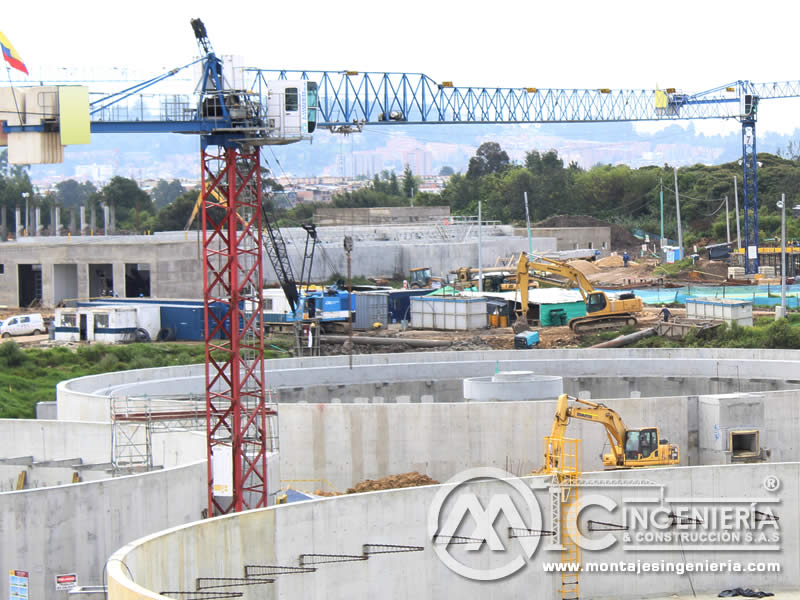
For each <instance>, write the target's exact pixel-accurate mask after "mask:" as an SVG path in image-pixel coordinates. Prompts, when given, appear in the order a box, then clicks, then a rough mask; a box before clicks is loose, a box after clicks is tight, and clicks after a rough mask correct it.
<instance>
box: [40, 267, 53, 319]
mask: <svg viewBox="0 0 800 600" xmlns="http://www.w3.org/2000/svg"><path fill="white" fill-rule="evenodd" d="M54 282H55V266H54V265H53V263H42V305H43V306H47V307H50V308H52V307H53V306H54V305H55V293H56V292H55V285H54Z"/></svg>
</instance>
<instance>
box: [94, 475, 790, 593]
mask: <svg viewBox="0 0 800 600" xmlns="http://www.w3.org/2000/svg"><path fill="white" fill-rule="evenodd" d="M648 476H649V478H651V479H657V480H658V483H659V484H661V485H662V486H664V487H663V494H664V499H663V500H661V501H660V503H659V504H658V505H659V506H660V507H664V509H666V510H671V509H673V508H674V506H676V505H675V502H676V500H675V498H680V497H684V498H711V499H720V502H721V505H722V506H729V505H732V504H734V503H735V502H737V501H736V500H734V498H743V499H746V500H748V499H762V498H765V497H766V498H767V499H773V498H774V499H777V500H778V503H777V504H771V505H769V506H771V507H772V510H773V512H774V513H775V514H777V515H778V516H779V517H780V521H779V523H780V527H779V528H778V529H777V530H776V528H775V527H774V526H772V527H770V528H769V529H768V531H769V533H770V534H771V535H774V534H775V533H776V531H777V535H778V536H779V541H778V542H777V544H776V545H777V546H778V547H779V549H778V550H777V551H762V550H755V549H752V545H750V546H749V548H750V549H749V550H748V551H747V552H746V553H743V552H731V551H730V550H719V549H716V550H715V549H708V548H706V549H703V550H698V551H694V550H689V551H680V550H663V549H655V550H649V551H646V550H625V549H623V540H622V534H621V533H616V534H608V533H601V534H590V533H587V531H586V530H585V525H584V527H583V528H582V530H583V533H584V535H588V536H589V537H595V536H605V535H612V537H614V538H615V540H616V541H615V542H614V545H613V546H612V547H611V548H609V549H606V550H602V551H584V552H583V555H582V560H583V561H584V563H585V562H588V561H593V562H594V561H603V562H608V563H617V562H619V561H624V562H625V563H630V562H634V563H635V562H636V561H637V560H640V561H644V562H648V563H659V564H661V563H673V562H682V561H700V562H702V561H706V560H707V561H710V562H719V563H727V562H728V561H729V560H731V561H736V560H742V561H745V562H751V561H752V562H755V561H770V562H778V563H780V564H781V566H782V570H781V572H779V573H746V574H744V573H727V572H724V573H721V572H719V571H716V572H707V573H692V574H691V575H688V576H687V575H683V576H681V575H677V574H675V573H652V572H643V573H640V574H618V573H615V574H609V573H606V574H599V573H589V572H584V573H582V574H581V597H582V598H594V599H603V598H609V599H610V598H615V599H619V600H628V599H631V600H632V599H638V598H648V597H658V596H671V595H673V594H686V595H690V594H694V593H713V594H716V593H718V592H719V591H720V590H723V589H729V588H733V587H753V588H760V589H765V590H770V591H780V590H786V589H796V588H797V587H798V586H800V572H798V570H797V569H796V568H795V567H796V565H797V564H798V562H800V548H799V547H798V539H800V536H799V535H798V533H800V532H799V531H798V528H799V527H800V522H798V516H797V513H796V511H795V510H794V507H795V506H796V504H797V502H798V481H799V479H800V464H798V463H782V464H769V465H746V466H737V467H732V466H718V467H693V468H683V469H675V468H672V469H659V470H657V471H651V472H648ZM770 476H774V477H777V478H778V480H779V481H780V482H781V487H780V489H779V490H778V492H768V491H766V490H765V489H764V487H763V482H764V481H765V479H766V478H767V477H770ZM601 477H602V478H603V479H605V480H611V481H616V482H626V481H630V480H633V479H640V478H641V472H630V471H628V472H614V473H612V474H603V475H597V474H595V475H590V476H589V478H590V479H591V478H601ZM532 481H533V480H532V479H528V480H526V482H528V483H529V484H530V483H532ZM465 486H467V489H468V491H472V492H473V493H474V494H475V495H476V496H477V497H478V499H479V501H480V502H481V504H482V506H487V505H488V500H489V498H490V497H492V496H494V495H496V494H497V493H500V492H505V493H509V491H508V490H509V488H507V487H506V484H504V483H503V482H498V481H489V482H474V481H473V482H470V483H468V484H465ZM463 489H464V488H463V487H462V488H459V492H458V493H461V491H463ZM438 491H439V486H429V487H423V488H410V489H402V490H393V491H387V492H374V493H368V494H358V495H353V496H342V497H336V498H330V499H325V500H319V501H312V502H303V503H297V504H292V505H287V506H280V507H276V508H272V509H266V510H262V511H254V512H248V513H244V514H240V515H234V516H231V517H224V518H219V519H214V520H209V521H204V522H200V523H193V524H191V525H187V526H184V527H181V528H177V529H172V530H170V531H166V532H162V533H161V534H158V535H156V536H151V537H149V538H147V539H143V540H140V541H139V542H135V543H132V544H129V545H128V546H126V547H124V548H122V549H120V550H119V551H118V552H117V553H115V554H114V555H113V556H112V558H111V559H110V561H109V563H108V575H109V591H110V595H109V597H110V598H111V599H112V600H129V599H134V598H136V599H139V598H154V597H156V596H155V595H154V594H153V592H158V591H188V590H194V589H195V584H196V578H197V577H243V575H244V565H247V564H250V565H286V566H291V565H294V566H296V565H297V564H298V557H299V555H300V554H309V553H314V554H334V555H359V554H361V552H362V545H363V544H399V545H409V546H421V547H422V548H423V549H422V551H417V552H404V553H396V554H384V555H374V556H371V557H370V558H369V559H368V560H365V561H350V562H340V563H335V564H324V565H320V566H319V568H318V569H317V570H316V571H315V572H313V573H307V574H291V575H289V574H287V575H278V576H277V579H276V581H275V583H272V584H265V585H263V586H256V587H254V588H250V587H244V588H240V590H241V591H242V592H244V596H243V598H245V599H253V598H257V597H258V598H292V599H299V598H326V599H331V600H336V599H338V598H342V599H347V600H351V599H352V598H384V597H387V590H391V592H390V595H391V597H392V598H461V599H464V600H471V599H476V600H483V599H485V598H487V597H492V598H523V597H529V596H530V594H531V590H535V597H536V598H543V599H546V600H547V599H553V600H555V599H556V598H560V597H561V595H560V593H558V591H557V589H558V587H559V586H560V576H559V575H554V574H546V573H544V571H543V563H544V562H550V561H558V560H559V556H560V555H559V553H558V552H557V551H556V552H553V551H548V550H547V549H546V547H545V545H546V543H547V542H546V540H542V541H540V547H539V548H538V549H537V551H536V553H535V554H534V556H533V558H532V559H530V560H528V561H527V565H526V566H525V567H524V568H523V569H522V570H521V571H519V572H517V573H516V574H514V575H511V576H509V577H506V578H505V579H501V580H499V581H492V582H479V581H474V580H471V579H467V578H464V577H462V576H460V575H457V574H456V573H454V572H453V571H451V570H450V569H448V568H447V567H446V566H445V564H444V563H443V562H442V561H441V560H440V558H439V557H438V556H437V554H436V552H435V550H434V547H433V544H432V543H431V541H430V539H431V533H432V532H431V531H430V530H429V527H428V521H429V510H430V507H431V504H432V503H433V501H434V497H435V494H437V492H438ZM600 492H602V494H603V495H604V496H606V497H607V498H609V499H611V500H612V501H613V502H614V503H616V505H617V506H618V507H619V506H622V505H623V502H624V500H623V499H624V498H630V497H632V496H633V497H634V498H649V497H652V496H653V495H654V494H655V497H656V498H658V496H659V493H658V491H654V490H653V489H647V488H645V489H634V490H631V488H624V487H604V488H603V489H602V490H600ZM535 497H536V500H537V501H538V504H539V507H540V510H541V513H542V518H543V525H542V528H544V529H550V528H551V527H552V525H551V523H550V520H549V512H548V508H549V504H548V502H549V500H548V496H547V495H546V490H543V491H536V492H535ZM445 506H447V505H445ZM762 506H763V505H761V504H760V505H759V508H761V507H762ZM620 510H621V509H620ZM615 511H616V512H615ZM434 515H435V513H434ZM615 515H616V516H615ZM598 516H604V517H605V520H611V519H614V518H617V519H618V518H619V510H617V509H614V511H612V514H610V515H609V513H607V512H606V511H605V510H601V509H598V508H589V509H588V510H587V511H585V514H582V515H581V518H582V519H589V518H595V519H597V518H598ZM523 518H526V517H523ZM443 520H444V517H443V516H442V514H440V515H439V525H440V526H441V525H442V522H443ZM526 522H527V523H530V522H531V521H530V518H529V517H527V521H526ZM582 522H583V523H584V524H585V520H583V521H582ZM322 524H324V526H323V525H322ZM505 525H506V521H504V520H500V521H498V522H497V523H495V524H493V527H495V530H496V532H497V534H498V536H499V537H500V539H501V540H502V542H501V543H502V545H503V548H504V550H503V551H500V552H492V551H489V550H488V548H487V545H486V544H484V545H483V546H482V548H481V550H480V551H478V552H471V553H470V552H466V551H464V550H463V549H460V548H459V547H457V546H452V545H451V546H450V547H449V548H450V552H451V554H452V555H453V556H455V557H456V558H458V559H459V560H463V561H465V562H466V561H469V562H470V564H472V565H473V566H476V567H480V568H483V569H487V568H491V567H494V566H499V565H502V564H505V563H507V562H508V561H509V560H510V559H511V558H514V557H516V556H520V554H521V549H520V547H519V546H518V545H517V543H518V542H517V541H513V540H508V536H507V533H506V529H505ZM719 530H720V529H716V528H714V527H712V528H711V529H710V531H712V532H713V531H719ZM178 557H179V558H178ZM176 561H177V564H176ZM123 564H124V565H125V568H123V567H122V565H123ZM127 569H129V570H130V572H128V571H127ZM134 580H135V583H134ZM148 590H150V592H148Z"/></svg>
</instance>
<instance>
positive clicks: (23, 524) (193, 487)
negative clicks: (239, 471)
mask: <svg viewBox="0 0 800 600" xmlns="http://www.w3.org/2000/svg"><path fill="white" fill-rule="evenodd" d="M206 489H207V488H206V465H205V461H203V462H197V463H194V464H191V465H185V466H182V467H177V468H174V469H169V470H165V471H156V472H152V473H147V474H143V475H133V476H129V477H120V478H117V479H106V480H104V481H96V482H91V483H79V484H73V485H64V486H60V487H52V488H44V489H36V490H29V491H21V492H7V493H3V494H0V564H2V565H3V567H4V568H5V569H19V570H24V571H28V572H29V573H30V583H29V585H30V590H29V594H30V597H31V598H54V597H57V596H56V592H55V591H54V583H53V582H54V578H55V575H56V574H61V573H77V574H78V577H79V581H80V583H81V584H83V585H91V584H94V585H97V584H100V583H101V581H102V576H103V565H104V562H105V557H107V556H109V555H110V554H111V553H112V552H113V551H114V549H116V548H119V547H120V546H121V545H123V544H125V543H127V542H128V541H130V540H132V539H136V538H137V537H141V536H142V535H147V534H148V533H152V532H155V531H159V530H162V529H165V528H167V527H171V526H174V525H176V524H179V523H188V522H190V521H195V520H197V519H199V518H200V516H201V511H202V510H203V508H204V507H205V505H206V496H205V494H206ZM7 591H8V587H7V586H4V587H3V593H4V594H5V593H6V592H7ZM3 597H4V598H5V597H7V596H5V595H3Z"/></svg>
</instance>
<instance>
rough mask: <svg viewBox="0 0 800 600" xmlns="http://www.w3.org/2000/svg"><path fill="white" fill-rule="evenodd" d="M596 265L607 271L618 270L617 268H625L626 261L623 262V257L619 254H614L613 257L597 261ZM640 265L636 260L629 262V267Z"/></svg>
mask: <svg viewBox="0 0 800 600" xmlns="http://www.w3.org/2000/svg"><path fill="white" fill-rule="evenodd" d="M595 264H596V265H597V266H598V267H603V268H605V269H608V268H612V269H616V268H617V267H624V266H625V261H624V260H622V257H621V256H620V255H619V254H616V255H614V254H612V255H611V256H606V257H605V258H601V259H600V260H598V261H595ZM638 266H639V263H637V262H636V261H635V260H629V261H628V267H638Z"/></svg>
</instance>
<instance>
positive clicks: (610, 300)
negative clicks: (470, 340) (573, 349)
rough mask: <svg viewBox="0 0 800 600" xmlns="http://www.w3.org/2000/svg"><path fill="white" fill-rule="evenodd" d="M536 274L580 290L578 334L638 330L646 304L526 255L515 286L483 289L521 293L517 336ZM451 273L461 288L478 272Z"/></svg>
mask: <svg viewBox="0 0 800 600" xmlns="http://www.w3.org/2000/svg"><path fill="white" fill-rule="evenodd" d="M508 271H509V268H508V267H487V268H484V269H483V273H484V274H487V273H508ZM537 272H538V273H542V272H546V273H551V274H554V275H559V276H560V277H563V278H565V279H567V280H568V281H570V282H571V283H573V284H575V285H576V286H577V288H578V291H579V292H580V293H581V297H582V298H583V301H584V303H585V304H586V315H584V316H582V317H575V318H573V319H570V321H569V328H570V329H572V330H573V331H574V332H575V333H587V332H591V331H598V330H601V329H619V328H621V327H624V326H626V325H631V326H635V325H636V324H637V323H638V321H637V319H636V317H635V316H634V315H635V313H639V312H641V311H642V308H643V304H642V299H641V298H637V297H636V296H634V295H633V293H632V292H627V293H623V294H620V295H619V297H612V296H609V295H608V294H606V293H605V292H603V291H601V290H596V289H595V288H594V286H593V285H592V283H591V282H590V281H589V280H588V279H587V278H586V275H584V274H583V273H581V272H580V271H579V270H578V269H576V268H575V267H573V266H571V265H569V264H568V263H564V262H560V261H557V260H553V259H552V258H545V257H543V256H540V257H536V259H535V260H532V259H530V258H528V256H527V255H526V253H525V252H523V253H521V254H520V257H519V260H518V261H517V268H516V283H505V282H503V283H502V284H500V286H499V289H492V290H488V289H486V288H487V286H486V285H484V291H504V290H514V289H516V290H518V293H519V307H518V308H517V311H516V321H515V322H514V332H515V333H519V332H520V331H525V330H526V329H527V328H528V319H527V313H528V290H529V289H530V286H531V284H532V283H533V285H534V286H536V285H538V284H537V283H536V281H534V280H535V279H536V278H537V277H536V273H537ZM451 273H455V274H456V275H457V279H458V283H459V284H461V285H467V284H471V282H472V275H474V274H476V273H478V269H476V268H474V267H461V268H460V269H457V270H455V271H451ZM532 273H533V274H532ZM544 279H545V280H546V281H548V282H550V283H552V282H553V280H552V279H550V278H549V277H546V278H544Z"/></svg>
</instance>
